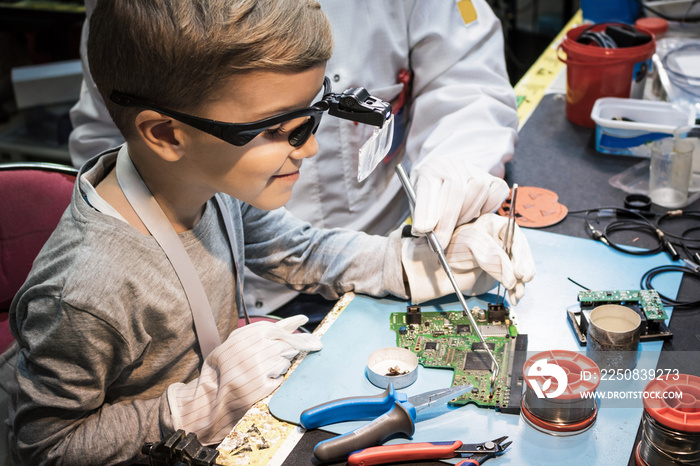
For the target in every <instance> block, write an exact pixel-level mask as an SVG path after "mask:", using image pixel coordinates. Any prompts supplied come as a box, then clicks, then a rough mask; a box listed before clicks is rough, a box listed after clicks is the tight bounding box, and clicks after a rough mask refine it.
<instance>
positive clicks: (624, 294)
mask: <svg viewBox="0 0 700 466" xmlns="http://www.w3.org/2000/svg"><path fill="white" fill-rule="evenodd" d="M578 300H579V302H580V303H581V308H582V309H583V308H589V307H595V306H600V305H602V304H620V305H623V306H624V305H627V304H636V305H638V306H639V307H640V309H641V311H642V312H643V313H644V316H645V317H646V318H647V320H666V319H668V315H667V314H666V311H665V310H664V304H663V302H661V298H660V297H659V293H658V292H657V291H656V290H612V291H580V292H579V293H578Z"/></svg>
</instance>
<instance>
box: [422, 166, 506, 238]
mask: <svg viewBox="0 0 700 466" xmlns="http://www.w3.org/2000/svg"><path fill="white" fill-rule="evenodd" d="M412 176H413V180H414V187H415V190H416V207H415V209H414V211H413V221H412V223H413V226H412V232H413V234H414V235H416V236H423V235H425V234H426V233H427V232H429V231H431V230H432V231H434V232H435V235H436V236H437V239H438V241H439V242H440V244H441V245H442V247H443V248H445V247H446V246H447V244H448V243H449V242H450V238H451V237H452V232H453V231H454V230H455V228H457V226H458V225H463V224H465V223H468V222H471V221H472V220H474V219H475V218H477V217H479V216H480V215H482V214H484V213H487V212H494V211H495V210H496V209H498V207H499V206H500V205H501V203H503V201H504V200H505V199H506V198H507V197H508V193H509V189H508V185H507V184H506V182H505V181H503V180H502V179H501V178H497V177H495V176H493V175H490V174H489V173H487V172H485V171H483V170H480V169H478V168H476V167H474V166H472V165H471V164H470V163H469V162H468V161H466V160H465V158H464V157H456V156H455V157H431V158H430V159H429V160H428V161H427V162H424V163H423V164H422V165H420V166H419V167H417V168H416V169H415V170H414V172H413V175H412Z"/></svg>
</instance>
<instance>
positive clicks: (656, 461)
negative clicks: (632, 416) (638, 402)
mask: <svg viewBox="0 0 700 466" xmlns="http://www.w3.org/2000/svg"><path fill="white" fill-rule="evenodd" d="M643 401H644V416H643V418H642V440H641V441H640V442H639V444H638V445H637V449H636V451H635V459H636V462H637V464H638V465H639V466H652V465H653V466H673V465H700V377H696V376H693V375H687V374H668V375H666V376H664V377H659V378H656V379H654V380H652V381H651V382H649V383H648V384H647V386H646V388H645V389H644V399H643Z"/></svg>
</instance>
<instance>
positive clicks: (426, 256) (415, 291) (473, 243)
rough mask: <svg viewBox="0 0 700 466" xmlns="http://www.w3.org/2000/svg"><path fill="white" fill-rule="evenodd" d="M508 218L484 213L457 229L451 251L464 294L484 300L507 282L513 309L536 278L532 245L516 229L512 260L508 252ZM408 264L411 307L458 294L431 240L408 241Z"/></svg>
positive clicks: (404, 252) (405, 255) (449, 257)
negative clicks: (499, 284)
mask: <svg viewBox="0 0 700 466" xmlns="http://www.w3.org/2000/svg"><path fill="white" fill-rule="evenodd" d="M507 226H508V219H507V218H504V217H501V216H499V215H496V214H484V215H482V216H481V217H479V218H477V219H476V220H475V221H474V222H472V223H468V224H466V225H462V226H461V227H459V228H457V230H455V232H454V234H453V235H452V240H451V241H450V244H449V246H447V248H446V250H445V256H446V257H447V262H448V263H449V264H450V267H451V268H452V272H453V273H454V275H455V279H456V280H457V284H458V285H459V288H460V290H462V292H464V293H465V294H470V295H479V294H483V293H486V292H487V291H489V290H490V289H492V288H493V287H494V286H495V285H496V282H499V281H500V282H501V283H502V284H503V286H504V287H505V288H506V289H507V290H508V294H509V297H510V302H511V305H515V304H517V302H518V300H520V299H521V298H522V297H523V295H524V294H525V285H524V284H525V283H526V282H529V281H530V280H532V277H534V275H535V263H534V261H533V259H532V253H531V252H530V245H529V244H528V242H527V239H525V236H524V235H523V233H522V232H521V231H520V228H519V227H518V226H517V225H515V232H514V234H513V245H512V249H511V257H512V259H509V258H508V256H507V255H506V253H505V251H504V250H503V238H504V237H505V233H506V229H507ZM402 242H403V244H402V259H401V261H402V263H403V267H404V271H405V272H406V277H407V278H408V284H409V287H410V289H411V303H413V304H417V303H421V302H423V301H428V300H430V299H435V298H439V297H441V296H445V295H448V294H451V293H454V288H453V287H452V284H451V283H450V280H449V278H447V274H446V273H445V272H444V270H443V269H442V267H441V266H440V262H439V261H438V258H437V256H436V255H435V253H434V252H433V251H432V250H431V249H430V246H429V245H428V241H427V240H426V239H425V238H404V239H403V240H402Z"/></svg>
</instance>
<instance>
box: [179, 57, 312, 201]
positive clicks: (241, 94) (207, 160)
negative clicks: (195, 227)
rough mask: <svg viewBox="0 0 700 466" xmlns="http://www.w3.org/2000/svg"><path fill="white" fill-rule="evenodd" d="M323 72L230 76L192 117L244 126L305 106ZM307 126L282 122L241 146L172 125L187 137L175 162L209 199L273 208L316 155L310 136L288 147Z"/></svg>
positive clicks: (284, 198) (286, 197)
mask: <svg viewBox="0 0 700 466" xmlns="http://www.w3.org/2000/svg"><path fill="white" fill-rule="evenodd" d="M324 71H325V67H322V66H321V67H316V68H313V69H311V70H307V71H303V72H300V73H279V72H264V71H262V72H254V73H249V74H246V75H238V76H234V77H232V78H231V79H230V80H229V81H228V82H227V83H225V84H224V85H223V86H222V89H221V92H220V93H219V94H218V96H219V97H218V98H217V100H215V101H213V102H209V103H204V104H203V105H202V106H201V107H200V109H198V110H197V112H196V113H197V114H198V115H201V116H203V117H206V118H211V119H215V120H221V121H227V122H237V123H238V122H241V123H243V122H249V121H256V120H259V119H262V118H267V117H270V116H273V115H277V114H279V113H283V112H285V111H289V110H293V109H297V108H303V107H308V106H309V105H310V104H311V103H312V101H313V100H314V98H315V97H316V96H317V95H318V93H319V90H320V89H321V87H322V83H323V77H324ZM305 121H306V117H303V118H297V119H294V120H291V121H287V122H284V123H281V124H280V125H276V126H275V127H273V128H270V129H268V130H266V131H264V132H263V133H261V134H259V135H258V136H257V137H255V138H254V139H253V140H252V141H250V142H249V143H248V144H246V145H245V146H240V147H238V146H234V145H231V144H228V143H226V142H224V141H222V140H220V139H217V138H215V137H213V136H211V135H208V134H205V133H202V132H201V131H198V130H196V129H193V128H189V127H187V126H186V125H183V124H181V123H179V122H176V121H173V125H174V128H176V127H178V126H179V127H180V129H181V130H182V131H183V132H184V133H186V134H185V135H184V137H183V139H184V141H183V142H184V143H185V144H186V145H187V146H189V147H188V148H187V149H186V150H185V151H184V157H182V159H180V160H179V161H178V162H176V163H177V164H181V165H182V168H183V170H184V171H183V173H187V177H188V178H189V179H190V180H192V181H193V182H194V183H193V184H195V185H197V186H193V188H195V189H197V190H202V191H207V190H210V194H211V195H213V194H214V193H216V192H224V193H226V194H229V195H231V196H233V197H236V198H238V199H240V200H242V201H244V202H247V203H249V204H251V205H253V206H255V207H258V208H261V209H265V210H272V209H276V208H279V207H282V206H283V205H284V204H286V203H287V201H288V200H289V198H290V197H291V194H292V187H293V186H294V183H295V182H296V181H297V180H298V179H299V169H300V167H301V164H302V160H303V159H304V158H306V157H311V156H313V155H315V154H316V152H317V150H318V145H317V144H316V139H315V137H314V136H313V135H312V136H311V137H309V139H308V140H307V141H306V142H305V143H304V144H303V145H301V146H300V147H293V146H292V145H291V144H290V143H289V140H288V139H289V133H290V132H291V131H293V130H294V129H296V128H297V127H298V126H299V125H301V124H303V123H305ZM183 149H184V148H183ZM185 167H186V169H185ZM207 195H208V196H209V197H211V196H210V195H209V194H207ZM209 197H207V199H208V198H209Z"/></svg>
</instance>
